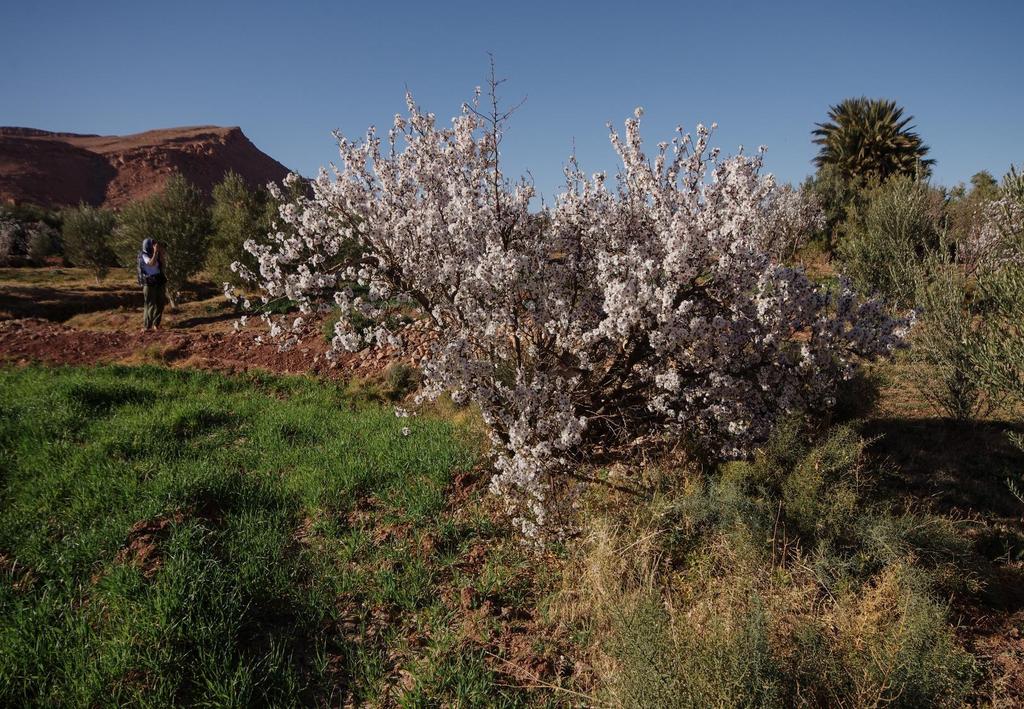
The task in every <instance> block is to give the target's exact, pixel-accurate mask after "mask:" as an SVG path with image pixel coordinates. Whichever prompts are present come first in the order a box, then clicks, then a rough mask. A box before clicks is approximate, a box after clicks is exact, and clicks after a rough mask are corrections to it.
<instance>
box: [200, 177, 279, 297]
mask: <svg viewBox="0 0 1024 709" xmlns="http://www.w3.org/2000/svg"><path fill="white" fill-rule="evenodd" d="M276 207H277V205H276V203H271V200H270V198H269V195H268V194H267V193H266V191H265V190H261V189H255V190H253V189H250V188H249V185H248V183H247V182H246V181H245V179H243V178H242V176H241V175H239V174H238V173H237V172H234V171H233V170H232V171H229V172H228V173H227V174H225V175H224V179H223V180H221V182H220V183H218V184H217V185H216V186H215V187H214V188H213V206H212V207H211V216H212V224H213V234H212V237H211V239H210V247H209V252H208V254H207V257H206V270H207V272H208V273H209V274H210V276H211V278H213V279H214V280H215V281H216V282H217V283H225V282H232V283H233V282H235V281H236V280H237V276H236V275H235V273H234V272H232V270H231V264H232V263H233V262H235V261H240V262H242V263H243V264H245V265H246V266H247V267H249V268H256V261H255V259H253V257H252V255H251V254H250V253H249V252H247V251H246V250H245V249H244V248H243V245H244V244H245V242H246V241H247V240H249V239H255V240H256V241H257V242H262V241H265V240H266V234H267V232H268V231H269V230H270V225H271V221H272V215H273V214H276Z"/></svg>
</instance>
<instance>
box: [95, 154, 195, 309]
mask: <svg viewBox="0 0 1024 709" xmlns="http://www.w3.org/2000/svg"><path fill="white" fill-rule="evenodd" d="M211 231H212V227H211V224H210V210H209V209H207V207H206V205H205V204H204V202H203V196H202V194H200V192H199V190H198V189H196V187H195V186H194V185H192V184H191V183H190V182H189V181H188V180H186V179H185V178H184V177H182V176H181V175H178V174H175V175H172V176H171V178H170V179H169V180H168V181H167V185H166V186H165V187H164V189H163V191H162V192H160V193H158V194H156V195H153V196H152V197H149V198H147V199H145V200H142V201H141V202H135V203H134V204H131V205H129V206H128V207H126V208H125V209H124V211H122V212H121V215H120V218H119V219H118V224H117V228H116V230H115V240H114V241H115V250H116V251H117V254H118V258H119V260H120V262H121V265H123V266H127V267H134V265H135V260H136V257H137V255H138V253H139V248H140V246H141V244H142V241H143V240H144V239H154V240H156V241H159V242H161V243H163V244H165V245H166V246H167V251H166V259H167V262H166V276H167V291H168V294H169V295H170V296H171V298H172V299H173V298H176V297H177V295H178V293H180V292H181V290H182V289H183V288H184V287H185V285H186V284H187V283H188V281H189V279H190V278H192V277H193V276H194V275H196V274H197V273H198V272H199V270H200V269H201V268H202V267H203V264H204V263H205V261H206V252H207V247H208V245H209V240H210V233H211Z"/></svg>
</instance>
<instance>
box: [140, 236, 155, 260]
mask: <svg viewBox="0 0 1024 709" xmlns="http://www.w3.org/2000/svg"><path fill="white" fill-rule="evenodd" d="M142 253H144V254H146V256H147V258H149V257H152V256H153V240H152V239H143V240H142Z"/></svg>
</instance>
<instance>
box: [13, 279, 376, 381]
mask: <svg viewBox="0 0 1024 709" xmlns="http://www.w3.org/2000/svg"><path fill="white" fill-rule="evenodd" d="M238 316H239V314H238V313H236V312H235V311H234V309H233V307H232V306H231V304H230V303H229V302H228V301H227V300H226V299H225V298H224V296H223V295H221V294H220V293H219V292H218V291H217V290H216V289H215V288H214V287H213V286H203V287H199V288H197V289H196V290H195V291H193V292H191V293H188V294H186V297H185V299H184V300H183V302H182V303H180V304H179V305H178V306H177V307H174V308H172V307H170V306H168V308H167V309H166V310H165V311H164V321H163V323H162V327H161V329H160V330H159V331H150V332H143V331H142V327H141V325H142V294H141V290H140V289H139V288H138V287H136V286H135V284H134V283H133V282H132V277H131V276H130V275H129V274H126V273H124V272H121V271H116V272H114V273H112V274H111V275H110V276H108V277H107V278H106V279H104V280H103V281H102V282H101V283H96V281H95V279H94V278H92V277H91V276H89V274H87V273H86V272H84V271H83V270H81V269H72V268H59V267H53V268H21V269H19V268H8V269H0V362H10V363H20V364H27V363H30V362H44V363H48V364H112V363H118V364H143V363H152V364H162V365H166V366H171V367H195V368H201V369H212V370H217V371H225V372H236V371H244V370H249V369H261V370H265V371H268V372H274V373H278V374H313V375H315V376H321V377H327V378H331V379H342V378H346V379H347V378H352V377H365V376H373V375H374V374H378V373H380V372H382V371H383V370H384V369H386V368H387V366H388V365H389V364H391V362H393V361H394V360H395V355H394V354H393V353H390V352H388V351H386V350H385V351H373V352H366V353H356V354H348V353H342V354H340V355H338V356H336V357H335V358H334V359H333V360H331V359H328V357H327V352H328V350H329V349H330V346H329V343H328V341H327V338H326V336H325V335H324V323H323V322H313V323H312V324H311V325H310V327H309V329H308V331H307V333H306V336H305V337H304V338H303V339H302V341H301V342H300V343H299V344H298V345H296V346H294V347H292V348H290V349H287V350H282V349H281V348H280V347H279V345H278V343H276V342H261V341H260V340H259V338H260V336H261V335H264V336H265V335H266V332H265V326H264V325H263V323H261V322H259V321H258V320H250V324H249V325H248V326H247V327H245V328H242V329H240V330H237V331H236V328H235V324H236V323H237V321H238Z"/></svg>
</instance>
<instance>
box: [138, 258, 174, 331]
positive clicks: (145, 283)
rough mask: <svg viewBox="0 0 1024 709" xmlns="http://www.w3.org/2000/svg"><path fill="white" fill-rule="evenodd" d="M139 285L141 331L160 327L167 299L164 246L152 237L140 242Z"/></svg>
mask: <svg viewBox="0 0 1024 709" xmlns="http://www.w3.org/2000/svg"><path fill="white" fill-rule="evenodd" d="M138 278H139V285H140V286H142V299H143V303H144V308H143V314H142V331H143V332H146V331H147V330H149V329H151V328H152V329H155V330H159V329H160V319H161V318H162V317H163V314H164V304H165V302H166V301H167V292H166V288H167V277H166V276H165V275H164V246H163V244H161V243H160V242H158V241H154V240H153V239H145V240H144V241H143V242H142V251H140V252H139V264H138Z"/></svg>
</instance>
